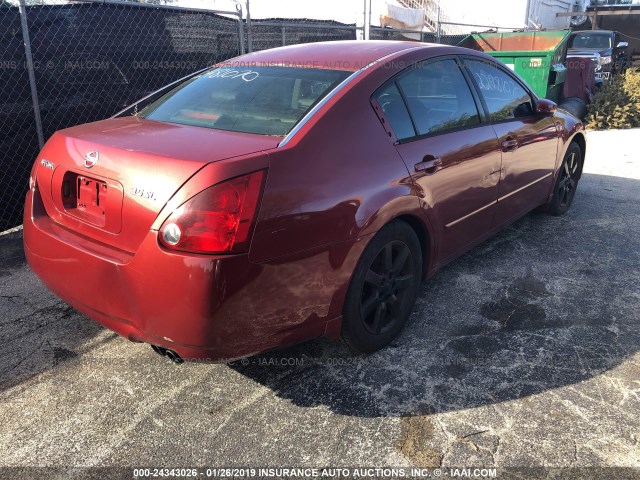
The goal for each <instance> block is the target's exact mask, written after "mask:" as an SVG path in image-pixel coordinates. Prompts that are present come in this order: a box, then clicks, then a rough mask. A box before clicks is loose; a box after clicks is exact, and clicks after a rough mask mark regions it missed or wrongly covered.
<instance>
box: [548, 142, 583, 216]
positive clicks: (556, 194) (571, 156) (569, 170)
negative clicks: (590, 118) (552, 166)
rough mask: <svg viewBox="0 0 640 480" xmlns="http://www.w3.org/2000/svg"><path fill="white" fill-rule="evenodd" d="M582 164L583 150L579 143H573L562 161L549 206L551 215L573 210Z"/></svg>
mask: <svg viewBox="0 0 640 480" xmlns="http://www.w3.org/2000/svg"><path fill="white" fill-rule="evenodd" d="M582 163H583V159H582V150H580V146H579V145H578V144H577V143H575V142H572V143H571V144H570V145H569V148H568V149H567V153H566V154H565V156H564V159H563V160H562V165H560V170H559V171H558V178H557V179H556V183H555V185H554V186H553V197H552V198H551V202H550V204H549V213H550V214H551V215H555V216H559V215H564V214H565V213H567V211H569V209H570V208H571V204H572V203H573V198H574V197H575V194H576V190H577V188H578V182H579V181H580V177H581V176H582Z"/></svg>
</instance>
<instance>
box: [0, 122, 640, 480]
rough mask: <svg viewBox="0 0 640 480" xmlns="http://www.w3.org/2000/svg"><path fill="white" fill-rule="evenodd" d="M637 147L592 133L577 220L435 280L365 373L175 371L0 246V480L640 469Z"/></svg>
mask: <svg viewBox="0 0 640 480" xmlns="http://www.w3.org/2000/svg"><path fill="white" fill-rule="evenodd" d="M639 135H640V130H630V131H610V132H598V133H590V134H589V140H588V141H589V146H588V155H587V160H586V165H585V170H584V175H583V177H582V180H581V181H580V185H579V190H578V193H577V195H576V198H575V202H574V205H573V207H572V210H571V211H570V212H569V213H568V214H567V215H565V216H563V217H551V216H548V215H545V214H541V213H535V212H534V213H532V214H529V215H527V216H526V217H525V218H523V219H521V220H519V221H518V222H516V223H515V224H513V225H512V226H510V227H509V228H507V229H506V230H504V231H503V232H501V233H500V234H498V235H497V236H495V237H494V238H492V239H491V240H489V241H487V242H485V243H483V244H482V245H480V246H479V247H477V248H475V249H474V250H472V251H471V252H469V253H468V254H467V255H465V256H464V257H462V258H460V259H459V260H457V261H456V262H454V263H453V264H451V265H450V266H448V267H446V268H445V269H443V270H442V271H440V272H439V273H438V274H437V275H436V276H435V277H434V278H433V279H432V280H430V281H429V282H427V283H425V284H424V285H423V287H422V292H421V295H420V297H419V300H418V303H417V307H416V309H415V312H414V314H413V315H412V317H411V320H410V323H409V325H408V326H407V328H406V329H405V330H404V332H403V333H402V334H401V336H400V337H399V338H398V339H397V340H396V341H394V342H393V344H392V345H391V346H390V347H389V348H386V349H385V350H383V351H381V352H378V353H376V354H374V355H371V356H369V357H361V356H354V355H353V354H351V353H349V352H348V351H347V350H346V349H345V348H344V347H342V346H341V345H339V344H334V343H332V342H330V341H328V340H322V339H320V340H314V341H311V342H307V343H305V344H302V345H298V346H295V347H292V348H288V349H284V350H279V351H275V352H271V353H268V354H265V355H260V356H257V357H252V358H249V359H246V360H244V361H240V362H237V363H235V364H233V365H226V364H214V365H212V364H193V363H191V364H183V365H174V364H172V363H170V362H169V361H168V360H167V359H165V358H162V357H160V356H158V355H157V354H155V353H154V352H153V351H152V350H151V348H149V346H147V345H142V344H134V343H131V342H129V341H127V340H125V339H123V338H120V337H118V336H116V335H115V334H113V333H111V332H110V331H108V330H106V329H104V328H102V327H100V326H98V325H97V324H95V323H94V322H92V321H91V320H89V319H88V318H86V317H85V316H83V315H82V314H80V313H78V312H76V311H75V310H73V309H72V308H70V307H68V306H67V305H66V304H65V303H64V302H62V301H60V300H59V299H57V298H56V297H55V296H54V295H53V294H51V293H49V292H48V291H47V290H46V288H45V287H44V286H43V285H42V284H41V283H40V281H39V280H38V278H37V277H36V276H35V275H34V274H33V273H32V272H31V271H30V270H29V268H28V266H27V265H26V263H25V260H24V255H23V251H22V237H21V232H14V233H10V234H6V235H2V236H0V467H20V466H42V467H52V466H53V467H56V466H57V467H68V466H122V467H133V466H151V467H157V466H173V467H177V466H204V465H208V466H267V465H268V466H283V465H288V466H345V467H349V466H350V467H354V466H363V465H366V466H421V467H427V468H428V467H439V466H443V467H452V466H460V467H469V466H486V467H493V466H495V467H502V468H504V467H574V466H581V467H636V468H638V467H640V443H639V440H640V431H639V429H638V426H639V425H640V289H639V285H640V160H639V158H640V157H639V156H638V154H637V147H636V145H637V144H638V143H637V138H638V136H639ZM5 472H6V471H5ZM624 472H626V473H625V474H624V475H626V474H629V475H635V474H638V471H635V472H634V471H633V470H626V471H624Z"/></svg>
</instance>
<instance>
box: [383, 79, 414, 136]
mask: <svg viewBox="0 0 640 480" xmlns="http://www.w3.org/2000/svg"><path fill="white" fill-rule="evenodd" d="M374 97H375V99H376V100H377V101H378V103H379V104H380V107H381V108H382V111H383V112H384V116H385V117H386V118H387V120H388V121H389V123H391V128H392V129H393V133H395V134H396V137H397V138H398V140H402V139H404V138H409V137H413V136H414V135H415V131H414V130H413V124H412V123H411V117H409V112H407V108H406V106H405V104H404V101H403V100H402V96H401V95H400V92H399V91H398V87H396V84H395V83H390V84H388V85H387V86H385V87H383V88H381V89H380V90H379V91H378V92H376V94H375V95H374Z"/></svg>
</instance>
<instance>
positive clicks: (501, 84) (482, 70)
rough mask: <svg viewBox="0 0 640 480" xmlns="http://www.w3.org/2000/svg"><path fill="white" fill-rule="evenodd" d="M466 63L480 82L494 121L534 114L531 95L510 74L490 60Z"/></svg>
mask: <svg viewBox="0 0 640 480" xmlns="http://www.w3.org/2000/svg"><path fill="white" fill-rule="evenodd" d="M465 65H466V66H467V68H468V69H469V71H470V72H471V74H472V75H473V77H474V78H475V81H476V83H477V84H478V88H479V89H480V92H481V94H482V96H483V98H484V101H485V103H486V104H487V108H488V109H489V115H490V117H491V120H492V121H494V122H501V121H504V120H511V119H514V118H522V117H528V116H530V115H532V114H533V111H534V110H533V102H532V100H531V97H530V96H529V94H528V93H527V91H526V90H525V89H524V88H523V87H522V86H521V85H520V84H519V83H518V82H517V81H516V80H515V79H514V78H512V77H511V76H510V75H509V74H507V73H505V72H504V71H502V70H501V69H500V68H498V67H497V66H495V65H493V64H491V63H489V62H483V61H478V60H466V61H465Z"/></svg>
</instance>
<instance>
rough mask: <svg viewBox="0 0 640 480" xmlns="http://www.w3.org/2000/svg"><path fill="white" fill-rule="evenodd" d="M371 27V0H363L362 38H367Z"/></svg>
mask: <svg viewBox="0 0 640 480" xmlns="http://www.w3.org/2000/svg"><path fill="white" fill-rule="evenodd" d="M370 29H371V0H364V39H365V40H369V35H370Z"/></svg>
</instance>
